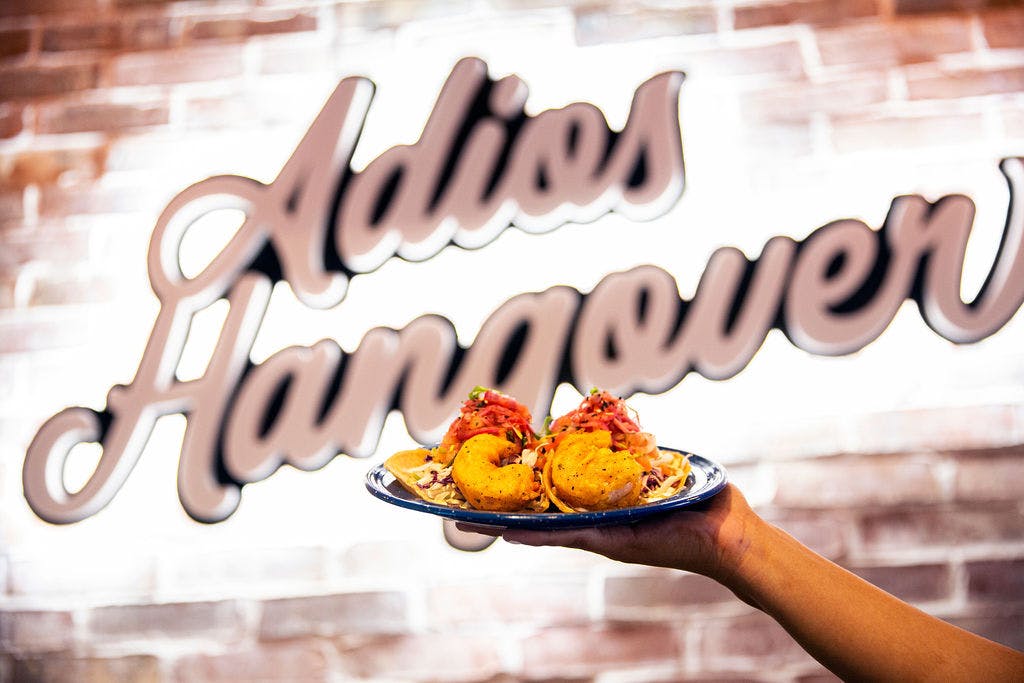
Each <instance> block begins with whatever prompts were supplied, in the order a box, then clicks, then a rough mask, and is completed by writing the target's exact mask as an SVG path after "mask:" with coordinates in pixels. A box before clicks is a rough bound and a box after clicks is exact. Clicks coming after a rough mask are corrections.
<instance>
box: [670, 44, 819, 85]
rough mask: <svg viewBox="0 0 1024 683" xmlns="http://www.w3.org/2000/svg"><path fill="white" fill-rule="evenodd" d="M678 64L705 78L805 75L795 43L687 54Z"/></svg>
mask: <svg viewBox="0 0 1024 683" xmlns="http://www.w3.org/2000/svg"><path fill="white" fill-rule="evenodd" d="M679 62H680V64H682V66H683V68H684V69H685V70H686V71H692V72H700V73H702V74H704V75H705V76H719V77H723V76H760V75H765V76H767V75H771V76H776V77H779V78H790V79H793V78H801V77H803V76H804V74H805V69H804V59H803V54H802V53H801V51H800V44H799V43H797V42H795V41H786V42H781V43H775V44H772V45H759V46H756V47H730V48H718V49H715V50H706V51H700V52H693V53H687V54H683V55H681V56H680V57H679Z"/></svg>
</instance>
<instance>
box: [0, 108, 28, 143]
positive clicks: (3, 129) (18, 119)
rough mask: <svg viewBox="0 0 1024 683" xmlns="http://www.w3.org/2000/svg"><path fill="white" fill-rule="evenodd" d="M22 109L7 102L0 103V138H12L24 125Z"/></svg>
mask: <svg viewBox="0 0 1024 683" xmlns="http://www.w3.org/2000/svg"><path fill="white" fill-rule="evenodd" d="M23 112H24V110H23V109H22V108H21V107H15V106H11V105H9V104H0V138H13V137H14V136H15V135H17V134H18V133H20V132H21V131H22V128H23V127H24V113H23Z"/></svg>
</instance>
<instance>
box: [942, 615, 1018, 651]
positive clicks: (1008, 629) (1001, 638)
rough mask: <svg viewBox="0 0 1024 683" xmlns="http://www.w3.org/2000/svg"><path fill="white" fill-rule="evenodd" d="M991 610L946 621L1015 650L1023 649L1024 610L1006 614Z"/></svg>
mask: <svg viewBox="0 0 1024 683" xmlns="http://www.w3.org/2000/svg"><path fill="white" fill-rule="evenodd" d="M992 612H993V610H991V609H987V610H986V611H985V613H983V614H976V615H967V616H959V617H952V618H947V619H946V621H948V622H950V623H951V624H953V625H954V626H959V627H960V628H962V629H966V630H968V631H970V632H971V633H976V634H978V635H979V636H982V637H983V638H988V639H989V640H994V641H995V642H997V643H1002V644H1003V645H1006V646H1007V647H1012V648H1013V649H1015V650H1024V610H1016V611H1012V612H1009V613H1006V614H1002V613H998V612H997V613H992Z"/></svg>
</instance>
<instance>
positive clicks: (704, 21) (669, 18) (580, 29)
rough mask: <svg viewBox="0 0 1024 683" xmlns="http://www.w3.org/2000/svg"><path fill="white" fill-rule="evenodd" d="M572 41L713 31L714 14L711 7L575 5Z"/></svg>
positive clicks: (582, 42) (592, 42) (611, 40)
mask: <svg viewBox="0 0 1024 683" xmlns="http://www.w3.org/2000/svg"><path fill="white" fill-rule="evenodd" d="M573 12H574V14H575V15H576V43H577V44H578V45H600V44H602V43H619V42H624V41H629V40H641V39H643V38H656V37H659V36H685V35H694V34H700V33H714V32H715V31H716V30H717V25H718V18H717V16H716V12H715V10H714V8H712V7H687V8H672V9H668V8H664V9H660V8H659V9H654V8H648V9H636V8H630V10H629V11H619V12H616V11H614V10H612V11H609V9H608V6H600V7H596V6H595V7H586V6H581V7H576V8H574V10H573Z"/></svg>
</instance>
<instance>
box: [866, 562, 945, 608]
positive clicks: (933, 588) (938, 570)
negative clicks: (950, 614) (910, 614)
mask: <svg viewBox="0 0 1024 683" xmlns="http://www.w3.org/2000/svg"><path fill="white" fill-rule="evenodd" d="M852 569H853V572H854V573H856V574H857V575H858V576H860V577H861V578H862V579H864V580H865V581H867V582H868V583H871V584H874V585H875V586H878V587H879V588H881V589H882V590H884V591H886V592H887V593H891V594H892V595H895V596H896V597H897V598H900V599H901V600H905V601H907V602H913V603H919V602H928V601H929V600H942V599H944V598H948V597H949V596H950V594H951V593H952V590H953V574H952V571H951V569H950V567H949V565H946V564H917V565H899V566H888V567H855V568H852Z"/></svg>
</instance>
